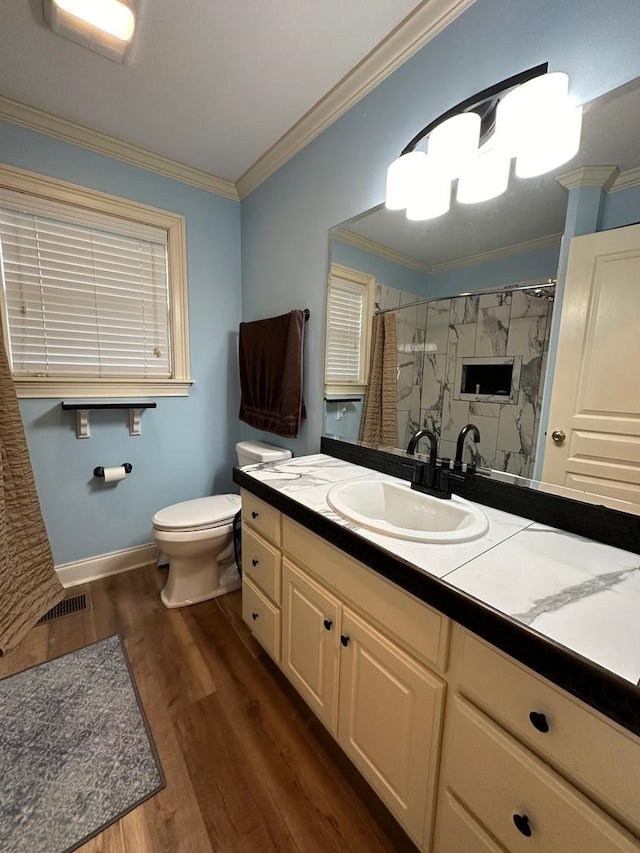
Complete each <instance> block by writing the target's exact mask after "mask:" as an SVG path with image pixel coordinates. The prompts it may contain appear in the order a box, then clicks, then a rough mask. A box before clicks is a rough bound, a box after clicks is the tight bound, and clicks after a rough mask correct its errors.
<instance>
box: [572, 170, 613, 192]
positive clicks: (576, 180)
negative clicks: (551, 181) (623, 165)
mask: <svg viewBox="0 0 640 853" xmlns="http://www.w3.org/2000/svg"><path fill="white" fill-rule="evenodd" d="M619 175H620V170H619V169H618V167H617V166H581V167H580V168H579V169H572V170H571V171H570V172H564V174H562V175H557V177H556V181H557V182H558V183H559V184H560V186H563V187H564V188H565V189H567V190H574V189H576V187H600V188H601V189H602V191H603V192H605V193H606V192H608V191H609V190H610V189H611V187H612V186H613V185H614V183H615V182H616V180H617V179H618V177H619Z"/></svg>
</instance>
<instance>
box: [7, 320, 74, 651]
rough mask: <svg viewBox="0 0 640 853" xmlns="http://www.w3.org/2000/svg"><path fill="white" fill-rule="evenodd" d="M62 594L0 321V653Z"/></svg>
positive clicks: (19, 637) (12, 643) (56, 601)
mask: <svg viewBox="0 0 640 853" xmlns="http://www.w3.org/2000/svg"><path fill="white" fill-rule="evenodd" d="M63 598H64V589H63V588H62V586H61V584H60V581H59V580H58V577H57V575H56V573H55V571H54V568H53V557H52V556H51V549H50V547H49V540H48V539H47V532H46V530H45V526H44V521H43V520H42V514H41V512H40V503H39V501H38V495H37V493H36V486H35V482H34V479H33V472H32V470H31V461H30V459H29V451H28V450H27V442H26V439H25V435H24V429H23V426H22V419H21V417H20V410H19V408H18V399H17V397H16V392H15V388H14V386H13V380H12V378H11V372H10V370H9V364H8V361H7V354H6V350H5V347H4V341H3V339H2V325H1V324H0V655H2V654H4V653H5V652H6V651H7V650H8V649H10V648H11V647H12V646H15V645H16V643H18V642H19V640H21V639H22V637H24V635H25V634H26V633H27V632H28V631H29V630H30V629H31V628H32V627H33V626H34V625H35V624H36V622H37V621H38V619H40V617H41V616H43V615H44V614H45V613H46V612H47V610H49V609H50V608H51V607H53V606H54V605H55V604H57V603H58V602H59V601H61V600H62V599H63Z"/></svg>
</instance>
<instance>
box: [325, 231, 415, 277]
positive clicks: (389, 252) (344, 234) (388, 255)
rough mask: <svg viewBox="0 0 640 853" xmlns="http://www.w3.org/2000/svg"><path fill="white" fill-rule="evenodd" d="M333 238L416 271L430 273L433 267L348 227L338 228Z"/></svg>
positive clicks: (332, 234)
mask: <svg viewBox="0 0 640 853" xmlns="http://www.w3.org/2000/svg"><path fill="white" fill-rule="evenodd" d="M331 239H332V240H339V241H340V242H341V243H346V245H347V246H353V247H354V248H355V249H362V251H364V252H369V253H370V254H371V255H377V256H378V257H379V258H384V259H385V260H387V261H391V262H392V263H394V264H400V266H403V267H408V268H409V269H410V270H415V271H416V272H422V273H428V272H430V271H431V267H430V266H429V264H428V263H427V262H426V261H418V260H416V259H415V258H411V257H409V255H403V254H402V252H398V251H396V250H395V249H392V248H391V247H390V246H385V245H384V243H377V242H376V241H375V240H370V239H369V238H368V237H363V236H362V234H356V233H355V231H349V229H348V228H337V229H336V230H335V231H333V232H332V233H331Z"/></svg>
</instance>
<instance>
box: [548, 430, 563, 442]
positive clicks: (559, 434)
mask: <svg viewBox="0 0 640 853" xmlns="http://www.w3.org/2000/svg"><path fill="white" fill-rule="evenodd" d="M566 437H567V434H566V432H565V431H564V430H563V429H554V431H553V432H552V433H551V438H552V439H553V441H555V443H556V444H562V442H563V441H564V440H565V438H566Z"/></svg>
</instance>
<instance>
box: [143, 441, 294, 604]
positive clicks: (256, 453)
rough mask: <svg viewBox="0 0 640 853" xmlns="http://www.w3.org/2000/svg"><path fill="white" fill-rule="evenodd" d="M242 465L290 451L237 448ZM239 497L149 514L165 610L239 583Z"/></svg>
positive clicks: (257, 446) (257, 445)
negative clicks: (163, 571) (163, 563)
mask: <svg viewBox="0 0 640 853" xmlns="http://www.w3.org/2000/svg"><path fill="white" fill-rule="evenodd" d="M236 451H237V454H238V462H239V464H240V466H241V467H242V466H245V465H252V464H255V463H257V462H271V461H276V460H278V459H288V458H290V456H291V451H289V450H283V449H282V448H279V447H273V445H269V444H264V443H262V442H251V441H244V442H240V443H239V444H237V445H236ZM240 505H241V502H240V496H239V495H212V496H211V497H205V498H195V499H194V500H190V501H182V502H181V503H177V504H172V505H171V506H168V507H165V508H164V509H161V510H159V511H158V512H157V513H156V514H155V515H154V516H153V521H152V523H153V535H154V538H155V540H156V542H157V543H158V547H159V549H160V551H161V552H162V553H163V554H165V555H166V556H167V557H168V558H169V576H168V578H167V583H166V585H165V587H164V589H163V590H162V592H161V593H160V598H161V600H162V603H163V604H164V606H165V607H168V608H173V607H185V606H186V605H188V604H197V603H198V602H200V601H207V600H208V599H210V598H216V597H217V596H219V595H224V594H225V593H227V592H231V591H232V590H234V589H238V588H239V587H240V585H241V580H240V574H239V572H238V567H237V566H236V564H235V561H234V554H233V518H234V516H235V514H236V513H237V512H238V510H239V509H240Z"/></svg>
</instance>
